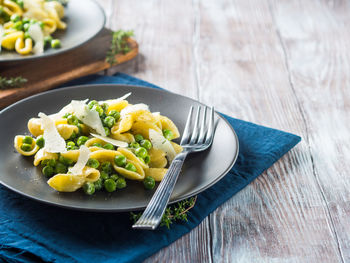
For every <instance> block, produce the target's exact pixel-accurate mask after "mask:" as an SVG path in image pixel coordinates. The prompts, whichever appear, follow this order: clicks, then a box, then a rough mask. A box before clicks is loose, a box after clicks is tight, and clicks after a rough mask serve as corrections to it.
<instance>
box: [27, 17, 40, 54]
mask: <svg viewBox="0 0 350 263" xmlns="http://www.w3.org/2000/svg"><path fill="white" fill-rule="evenodd" d="M28 34H29V35H30V37H31V38H32V39H33V40H34V42H35V45H34V47H33V52H34V54H41V53H43V52H44V33H43V31H42V30H41V27H40V26H39V25H38V24H37V23H35V24H32V25H30V27H29V28H28Z"/></svg>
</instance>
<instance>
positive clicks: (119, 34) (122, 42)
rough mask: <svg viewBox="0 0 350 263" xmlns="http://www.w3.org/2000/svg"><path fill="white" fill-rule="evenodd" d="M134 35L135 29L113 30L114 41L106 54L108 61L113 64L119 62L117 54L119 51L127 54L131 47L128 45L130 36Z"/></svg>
mask: <svg viewBox="0 0 350 263" xmlns="http://www.w3.org/2000/svg"><path fill="white" fill-rule="evenodd" d="M133 35H134V31H133V30H129V31H124V30H118V31H115V32H112V43H111V46H110V48H109V51H108V52H107V55H106V62H108V63H109V64H110V65H111V66H112V65H113V64H115V63H117V60H116V58H115V56H116V55H117V54H119V53H121V54H126V53H128V52H129V51H130V50H131V49H130V47H129V45H128V41H127V40H128V38H129V37H131V36H133Z"/></svg>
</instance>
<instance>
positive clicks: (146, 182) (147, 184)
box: [143, 176, 156, 190]
mask: <svg viewBox="0 0 350 263" xmlns="http://www.w3.org/2000/svg"><path fill="white" fill-rule="evenodd" d="M143 185H144V186H145V188H146V189H148V190H151V189H153V188H154V186H155V185H156V182H155V181H154V179H153V177H151V176H147V177H146V178H145V179H144V180H143Z"/></svg>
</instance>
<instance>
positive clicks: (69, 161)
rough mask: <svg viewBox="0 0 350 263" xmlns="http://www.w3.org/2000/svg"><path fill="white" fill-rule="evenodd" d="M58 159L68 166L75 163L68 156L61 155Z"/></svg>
mask: <svg viewBox="0 0 350 263" xmlns="http://www.w3.org/2000/svg"><path fill="white" fill-rule="evenodd" d="M58 161H59V162H61V163H63V164H64V165H67V166H69V165H72V164H73V163H74V161H73V160H72V159H69V158H66V157H64V156H62V155H60V157H59V158H58Z"/></svg>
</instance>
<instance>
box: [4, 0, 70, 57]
mask: <svg viewBox="0 0 350 263" xmlns="http://www.w3.org/2000/svg"><path fill="white" fill-rule="evenodd" d="M63 17H64V6H63V4H62V1H58V0H0V51H1V48H3V49H6V50H14V51H16V52H17V53H18V54H21V55H28V54H33V53H34V54H36V53H42V52H44V49H45V48H48V47H51V48H59V47H60V46H61V42H60V40H59V39H53V37H52V36H51V35H52V34H53V33H54V32H55V31H56V30H64V29H66V28H67V25H66V23H65V22H63V21H62V18H63Z"/></svg>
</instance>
